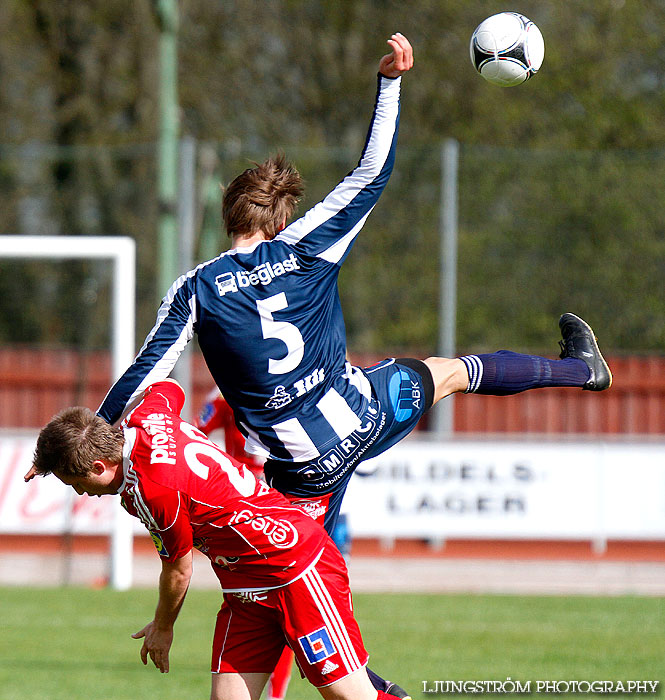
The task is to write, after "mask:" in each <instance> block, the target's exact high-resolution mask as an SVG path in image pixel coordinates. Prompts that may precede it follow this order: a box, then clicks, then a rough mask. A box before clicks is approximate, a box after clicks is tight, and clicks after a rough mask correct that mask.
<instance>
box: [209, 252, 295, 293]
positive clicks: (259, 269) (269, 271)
mask: <svg viewBox="0 0 665 700" xmlns="http://www.w3.org/2000/svg"><path fill="white" fill-rule="evenodd" d="M299 269H300V265H299V264H298V258H296V256H295V255H294V254H293V253H291V255H289V257H288V258H284V260H281V261H278V262H274V263H270V262H265V263H263V264H261V265H257V266H256V267H255V268H254V269H253V270H250V271H249V272H247V271H246V270H238V271H236V272H223V273H222V274H221V275H217V277H215V285H216V286H217V291H218V292H219V296H220V297H223V296H224V295H225V294H232V293H233V292H237V291H238V290H239V289H243V288H245V287H257V286H259V285H261V286H264V287H265V286H267V285H269V284H270V283H271V282H272V281H273V280H274V279H275V277H281V276H282V275H285V274H286V273H287V272H293V271H294V270H299Z"/></svg>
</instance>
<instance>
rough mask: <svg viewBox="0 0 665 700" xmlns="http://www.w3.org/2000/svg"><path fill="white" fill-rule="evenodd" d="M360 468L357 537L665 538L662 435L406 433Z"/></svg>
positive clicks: (354, 493) (354, 521)
mask: <svg viewBox="0 0 665 700" xmlns="http://www.w3.org/2000/svg"><path fill="white" fill-rule="evenodd" d="M361 469H362V471H363V472H365V473H366V474H367V475H365V476H361V475H360V474H356V476H355V477H354V478H353V479H351V482H350V484H349V488H348V491H347V495H346V498H345V506H344V507H345V510H346V512H347V513H348V514H349V517H350V527H351V530H352V532H353V534H354V535H355V536H360V537H425V538H444V539H445V538H454V537H457V538H483V539H486V538H487V539H492V538H497V539H498V538H528V539H541V538H542V539H548V538H551V539H611V538H617V539H633V538H635V539H665V443H659V444H638V443H617V442H612V443H597V442H575V443H572V442H526V441H509V442H508V441H500V442H499V441H497V442H467V441H459V442H457V441H451V442H447V443H445V444H441V443H424V442H416V441H406V442H403V443H401V444H399V445H396V446H395V447H393V448H391V449H390V450H388V451H387V452H385V453H384V454H383V455H381V456H379V457H377V458H375V459H373V460H368V461H367V462H365V463H363V464H362V465H361Z"/></svg>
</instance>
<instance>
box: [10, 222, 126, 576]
mask: <svg viewBox="0 0 665 700" xmlns="http://www.w3.org/2000/svg"><path fill="white" fill-rule="evenodd" d="M1 258H21V259H25V260H29V259H45V260H67V259H91V260H110V261H111V262H112V264H113V283H112V294H111V305H112V309H111V311H112V313H111V357H112V365H111V367H112V370H111V371H112V374H113V377H112V381H115V380H116V379H118V378H119V377H120V376H121V375H122V374H123V372H124V371H125V370H126V369H127V367H129V365H130V364H131V363H132V361H133V359H134V354H135V353H134V343H135V323H136V321H135V305H136V243H135V241H134V239H133V238H130V237H128V236H5V235H0V259H1ZM132 547H133V534H132V522H131V518H130V516H129V515H128V514H127V513H125V511H124V510H123V509H122V506H121V505H120V501H119V500H117V499H114V508H113V522H112V530H111V572H110V573H111V580H110V583H111V586H112V587H113V588H115V589H116V590H127V589H128V588H130V587H131V585H132V555H133V552H132Z"/></svg>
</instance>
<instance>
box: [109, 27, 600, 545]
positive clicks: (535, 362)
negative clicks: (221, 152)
mask: <svg viewBox="0 0 665 700" xmlns="http://www.w3.org/2000/svg"><path fill="white" fill-rule="evenodd" d="M388 43H389V45H390V47H391V49H392V51H391V53H390V54H388V55H386V56H384V57H383V58H382V59H381V61H380V63H379V76H378V90H377V97H376V102H375V105H374V110H373V113H372V118H371V121H370V127H369V131H368V134H367V139H366V141H365V145H364V148H363V151H362V154H361V156H360V160H359V162H358V164H357V166H356V167H355V168H354V169H353V170H352V171H351V172H350V173H349V174H348V175H347V176H346V177H345V178H344V179H343V180H342V181H341V182H340V183H339V184H338V185H337V186H336V187H335V188H334V189H333V190H332V192H331V193H330V194H328V195H327V196H326V197H325V199H323V200H322V201H321V202H319V203H318V204H316V205H315V206H314V207H313V208H312V209H310V210H309V211H308V212H306V213H305V215H304V216H302V217H301V218H299V219H297V220H296V221H294V222H293V223H291V224H290V225H288V226H287V225H286V223H287V221H288V220H289V219H290V217H291V215H292V214H293V212H294V210H295V206H296V204H297V202H298V199H299V198H300V196H301V195H302V183H301V180H300V176H299V175H298V173H297V171H296V170H295V168H294V167H293V166H292V165H290V164H288V163H287V162H285V160H284V159H283V158H281V157H280V158H276V159H273V158H271V159H268V160H267V161H266V162H265V163H263V164H261V165H259V166H257V167H255V168H250V169H248V170H246V171H245V172H244V173H242V174H241V175H239V176H238V177H237V178H236V179H235V180H234V181H233V182H232V183H231V184H230V185H229V187H228V188H227V190H226V192H225V195H224V201H223V216H224V222H225V226H226V229H227V232H228V234H229V236H230V237H231V241H232V249H231V250H229V251H227V252H225V253H222V254H221V255H220V256H219V257H217V258H215V259H213V260H210V261H208V262H206V263H203V264H201V265H199V266H198V267H197V268H195V269H194V270H192V271H190V272H188V273H187V274H185V275H183V276H182V277H180V278H179V279H178V280H177V281H176V282H175V283H174V285H173V286H172V287H171V289H170V290H169V292H168V293H167V295H166V297H165V298H164V300H163V303H162V305H161V307H160V309H159V313H158V318H157V323H156V325H155V326H154V328H153V329H152V331H151V332H150V334H149V335H148V337H147V338H146V341H145V343H144V345H143V347H142V348H141V350H140V352H139V354H138V355H137V357H136V359H135V361H134V363H133V364H132V365H131V367H129V369H128V370H127V371H126V372H125V374H124V375H123V376H122V377H121V378H120V379H119V380H118V382H117V383H116V384H115V385H114V386H113V387H112V388H111V390H110V392H109V393H108V395H107V396H106V398H105V399H104V402H103V403H102V405H101V407H100V408H99V415H100V416H102V417H103V418H105V419H106V420H108V421H109V422H111V423H114V422H116V421H117V420H118V419H119V418H120V417H121V415H122V414H123V412H124V411H125V410H126V408H127V406H128V405H129V404H130V403H131V401H132V400H133V398H134V397H135V396H136V395H138V394H140V393H141V392H142V391H143V389H144V388H145V387H146V386H148V385H149V384H151V383H152V382H154V381H156V380H158V379H162V378H164V377H166V376H168V374H169V373H170V371H171V370H172V368H173V366H174V364H175V362H176V360H177V358H178V356H179V355H180V353H181V352H182V350H183V348H184V347H185V345H186V344H187V343H188V342H189V341H190V340H191V339H192V337H193V336H194V334H195V333H196V334H197V335H198V340H199V345H200V347H201V350H202V352H203V356H204V358H205V360H206V363H207V365H208V368H209V370H210V372H211V374H212V376H213V378H214V380H215V382H216V384H217V386H218V387H219V388H220V390H221V392H222V394H223V395H224V397H225V398H226V400H227V401H228V403H229V405H230V406H231V407H232V408H233V411H234V414H235V419H236V423H237V425H238V428H239V429H240V431H241V432H242V433H243V435H245V437H246V441H247V442H246V449H247V451H248V452H250V453H252V454H256V455H258V456H260V457H263V458H265V460H266V461H265V464H264V473H265V476H266V479H267V481H268V483H269V484H271V485H272V486H273V487H275V488H276V489H277V490H278V491H281V492H282V493H285V494H287V495H289V497H290V498H291V499H292V500H294V501H298V502H300V503H303V504H304V505H305V507H306V508H307V510H308V511H309V512H310V513H315V514H316V515H317V517H318V518H319V519H320V520H321V521H322V522H324V525H325V528H326V529H327V530H328V532H332V531H333V529H334V526H335V521H336V518H337V515H338V513H339V507H340V504H341V500H342V497H343V494H344V492H345V489H346V486H347V483H348V480H349V478H350V477H351V475H352V473H353V471H354V469H355V468H356V466H357V465H358V463H359V462H360V461H362V460H364V459H367V458H370V457H374V456H376V455H378V454H380V453H381V452H383V451H385V450H386V449H387V448H389V447H390V446H391V445H393V444H395V443H396V442H398V441H399V440H401V439H402V438H403V437H404V436H405V435H407V434H408V433H409V432H411V431H412V430H413V428H414V427H415V425H416V423H417V422H418V420H419V419H420V418H421V417H422V415H423V414H424V413H425V412H426V411H427V410H428V409H429V408H430V407H431V406H432V405H433V404H434V403H436V402H437V401H439V400H440V399H442V398H444V397H446V396H448V395H450V394H453V393H456V392H478V393H487V394H497V395H506V394H510V393H516V392H518V391H524V390H527V389H533V388H538V387H549V386H572V387H580V388H585V389H591V390H602V389H605V388H607V387H608V386H609V385H610V383H611V373H610V371H609V368H608V367H607V364H606V363H605V361H604V359H603V357H602V355H601V353H600V350H599V349H598V345H597V343H596V340H595V336H594V334H593V331H592V330H591V328H590V327H589V326H588V324H587V323H586V322H584V321H583V320H582V319H580V318H578V317H577V316H575V315H574V314H564V315H563V316H562V317H561V319H560V328H561V333H562V336H563V350H562V353H561V357H562V359H561V360H549V359H546V358H542V357H537V356H531V355H522V354H518V353H512V352H507V351H499V352H496V353H491V354H483V355H473V356H468V357H463V358H441V357H430V358H427V359H425V360H422V361H421V360H418V359H412V358H402V359H390V360H386V361H384V362H382V363H380V364H379V365H376V366H374V367H371V368H366V369H362V368H359V367H354V366H352V365H351V364H350V363H349V362H347V359H346V335H345V328H344V319H343V316H342V309H341V305H340V300H339V295H338V290H337V278H338V274H339V271H340V267H341V265H342V264H343V262H344V260H345V259H346V256H347V255H348V254H349V252H350V250H351V247H352V245H353V242H354V241H355V238H356V236H357V235H358V234H359V232H360V230H361V229H362V226H363V224H364V222H365V220H366V219H367V217H368V216H369V214H370V212H371V211H372V209H373V207H374V206H375V205H376V203H377V201H378V199H379V196H380V195H381V192H382V191H383V189H384V187H385V185H386V183H387V181H388V178H389V176H390V173H391V171H392V167H393V162H394V159H395V149H396V142H397V132H398V126H399V116H400V88H401V76H402V74H404V73H405V72H407V71H408V70H409V69H410V68H411V67H412V65H413V54H412V50H411V46H410V44H409V42H408V41H407V40H406V38H405V37H403V36H402V35H400V34H395V35H393V36H392V37H391V38H390V40H389V41H388Z"/></svg>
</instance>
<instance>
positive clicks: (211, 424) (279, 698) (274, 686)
mask: <svg viewBox="0 0 665 700" xmlns="http://www.w3.org/2000/svg"><path fill="white" fill-rule="evenodd" d="M196 427H197V428H198V429H199V430H200V431H201V432H202V433H205V434H206V435H207V436H208V437H210V435H211V433H215V431H218V430H221V431H223V433H224V451H225V452H226V453H227V454H228V455H230V456H231V457H233V458H234V459H237V460H238V461H239V462H243V463H244V464H245V466H247V467H249V469H251V471H252V473H253V474H254V476H256V477H257V478H260V477H262V475H263V461H262V460H260V459H257V458H256V456H254V455H250V454H248V453H247V452H245V436H244V435H243V434H242V433H241V432H240V431H239V430H238V428H237V426H236V422H235V417H234V415H233V410H232V409H231V407H230V406H229V404H228V403H227V401H226V399H225V398H224V397H223V396H222V394H221V392H220V391H219V389H217V387H215V388H214V389H213V390H212V391H211V392H210V394H209V395H208V397H207V400H206V403H205V405H204V406H203V408H202V409H201V412H200V413H199V415H198V417H197V419H196ZM215 441H216V439H215ZM340 551H341V550H340ZM292 666H293V652H292V651H291V647H289V646H285V647H284V651H283V652H282V655H281V656H280V657H279V661H278V662H277V665H276V666H275V670H274V671H273V672H272V673H271V674H270V679H269V680H268V687H267V689H266V700H284V698H285V697H286V690H287V688H288V687H289V680H290V679H291V668H292Z"/></svg>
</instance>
